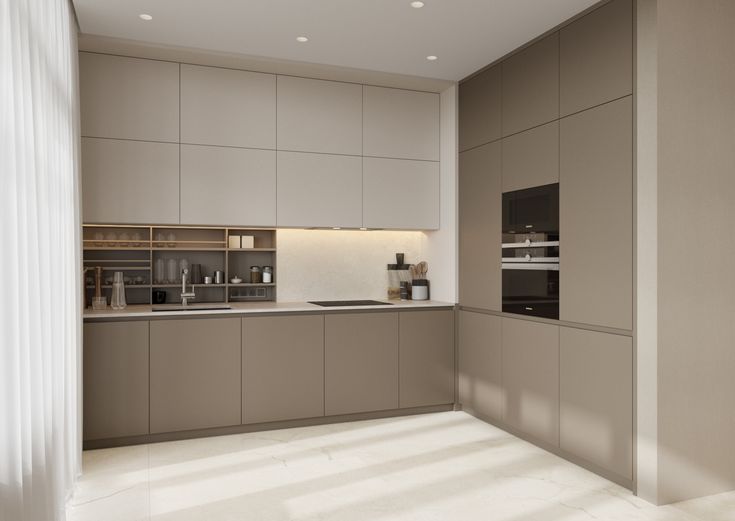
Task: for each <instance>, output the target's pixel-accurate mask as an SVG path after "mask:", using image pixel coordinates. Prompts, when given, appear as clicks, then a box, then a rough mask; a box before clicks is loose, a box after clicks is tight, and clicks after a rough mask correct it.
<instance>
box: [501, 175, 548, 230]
mask: <svg viewBox="0 0 735 521" xmlns="http://www.w3.org/2000/svg"><path fill="white" fill-rule="evenodd" d="M530 232H537V233H540V232H546V233H558V232H559V184H558V183H555V184H550V185H544V186H537V187H534V188H527V189H525V190H516V191H514V192H506V193H504V194H503V233H530Z"/></svg>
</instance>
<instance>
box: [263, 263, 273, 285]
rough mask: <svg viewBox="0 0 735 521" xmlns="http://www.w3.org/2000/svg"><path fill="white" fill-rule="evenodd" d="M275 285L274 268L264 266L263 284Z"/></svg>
mask: <svg viewBox="0 0 735 521" xmlns="http://www.w3.org/2000/svg"><path fill="white" fill-rule="evenodd" d="M272 283H273V268H272V267H270V266H263V284H272Z"/></svg>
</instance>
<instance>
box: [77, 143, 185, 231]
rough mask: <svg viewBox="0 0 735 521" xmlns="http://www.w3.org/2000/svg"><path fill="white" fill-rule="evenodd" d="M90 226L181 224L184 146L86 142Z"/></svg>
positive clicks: (85, 196) (85, 206) (85, 189)
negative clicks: (180, 178) (181, 171)
mask: <svg viewBox="0 0 735 521" xmlns="http://www.w3.org/2000/svg"><path fill="white" fill-rule="evenodd" d="M82 197H83V202H84V204H83V212H84V222H88V223H130V224H134V223H141V224H151V223H153V224H178V222H179V145H175V144H169V143H146V142H143V141H118V140H115V139H93V138H82Z"/></svg>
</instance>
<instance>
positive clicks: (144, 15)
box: [138, 13, 153, 22]
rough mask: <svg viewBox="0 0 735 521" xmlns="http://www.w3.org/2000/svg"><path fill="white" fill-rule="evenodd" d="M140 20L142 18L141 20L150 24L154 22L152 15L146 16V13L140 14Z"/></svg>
mask: <svg viewBox="0 0 735 521" xmlns="http://www.w3.org/2000/svg"><path fill="white" fill-rule="evenodd" d="M138 18H140V19H141V20H145V21H146V22H148V21H150V20H153V17H152V16H151V15H149V14H146V13H143V14H139V15H138Z"/></svg>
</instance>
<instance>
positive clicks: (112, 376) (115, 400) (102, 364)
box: [84, 321, 148, 440]
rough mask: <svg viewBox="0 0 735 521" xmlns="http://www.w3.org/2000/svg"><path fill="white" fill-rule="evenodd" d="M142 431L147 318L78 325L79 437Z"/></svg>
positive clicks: (145, 414)
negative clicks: (80, 350) (80, 355)
mask: <svg viewBox="0 0 735 521" xmlns="http://www.w3.org/2000/svg"><path fill="white" fill-rule="evenodd" d="M142 434H148V322H144V321H143V322H141V321H136V322H106V323H88V324H84V439H85V440H101V439H107V438H120V437H124V436H137V435H142Z"/></svg>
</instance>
